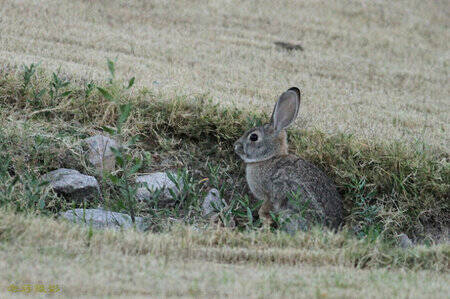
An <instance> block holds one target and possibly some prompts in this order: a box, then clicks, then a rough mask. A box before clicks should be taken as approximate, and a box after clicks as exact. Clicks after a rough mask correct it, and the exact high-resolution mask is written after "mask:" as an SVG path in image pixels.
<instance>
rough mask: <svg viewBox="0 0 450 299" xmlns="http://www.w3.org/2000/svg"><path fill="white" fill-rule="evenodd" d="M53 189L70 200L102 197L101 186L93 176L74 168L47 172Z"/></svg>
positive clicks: (46, 177)
mask: <svg viewBox="0 0 450 299" xmlns="http://www.w3.org/2000/svg"><path fill="white" fill-rule="evenodd" d="M42 179H43V180H45V181H49V183H50V184H49V185H50V187H51V188H53V190H54V191H55V192H56V193H58V194H61V195H63V196H64V197H67V198H68V199H70V200H75V201H83V200H92V199H97V198H101V194H100V187H99V185H98V182H97V180H96V179H95V178H94V177H93V176H88V175H84V174H81V173H80V172H78V171H77V170H74V169H66V168H60V169H57V170H54V171H51V172H49V173H47V174H45V175H44V176H43V177H42Z"/></svg>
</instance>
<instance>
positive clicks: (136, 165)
mask: <svg viewBox="0 0 450 299" xmlns="http://www.w3.org/2000/svg"><path fill="white" fill-rule="evenodd" d="M108 69H109V70H110V73H111V79H110V83H111V84H112V82H113V79H114V78H115V66H114V62H113V61H111V60H109V59H108ZM130 82H131V83H129V86H130V87H131V86H132V84H133V83H134V78H133V80H132V81H131V80H130ZM130 84H131V85H130ZM97 89H98V90H99V91H100V93H101V94H102V95H103V96H104V97H105V98H106V99H107V100H110V101H112V102H114V103H115V104H116V105H117V106H118V109H119V118H118V120H117V123H116V127H115V128H111V127H106V126H104V127H103V130H104V131H106V132H108V133H109V134H110V135H111V136H115V137H117V139H119V141H120V144H121V145H119V146H118V147H112V148H111V150H112V152H113V153H114V157H115V160H116V165H117V166H119V168H120V170H119V171H118V172H116V173H109V174H108V175H107V177H108V178H109V179H110V181H111V182H112V183H113V184H114V186H115V187H116V188H117V189H118V191H119V194H118V195H117V196H116V199H117V200H116V202H115V205H116V206H118V208H119V209H120V208H122V209H125V210H127V211H128V212H129V214H130V216H131V221H132V222H133V223H135V217H136V206H137V204H138V200H137V198H136V193H137V189H138V188H139V186H138V185H136V184H133V183H131V179H132V177H133V175H134V174H136V172H137V171H139V169H140V168H141V167H142V159H141V158H135V157H133V156H132V155H131V154H130V151H129V148H131V147H133V146H134V145H135V143H136V141H137V140H138V136H133V137H131V138H130V139H129V140H128V142H126V143H125V142H124V140H123V139H125V138H124V136H123V130H122V129H123V125H124V123H125V122H126V121H127V119H128V117H129V116H130V113H131V111H132V104H131V103H126V104H120V101H119V100H118V98H116V97H115V96H114V95H113V94H111V93H110V92H109V91H108V90H106V89H104V88H101V87H97Z"/></svg>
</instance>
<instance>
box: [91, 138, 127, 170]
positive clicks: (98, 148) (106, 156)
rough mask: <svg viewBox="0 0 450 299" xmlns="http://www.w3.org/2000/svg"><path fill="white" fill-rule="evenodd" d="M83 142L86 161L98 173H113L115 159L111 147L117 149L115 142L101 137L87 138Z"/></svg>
mask: <svg viewBox="0 0 450 299" xmlns="http://www.w3.org/2000/svg"><path fill="white" fill-rule="evenodd" d="M83 142H84V143H85V144H86V145H87V147H88V150H87V156H88V161H89V162H90V163H91V164H92V165H93V166H94V167H95V168H96V169H97V170H98V171H99V172H103V171H104V170H105V171H113V170H114V168H115V166H116V158H115V156H114V153H113V152H112V150H111V147H115V148H117V146H118V145H117V142H116V141H115V140H113V139H111V138H109V137H106V136H103V135H95V136H92V137H89V138H87V139H85V140H83Z"/></svg>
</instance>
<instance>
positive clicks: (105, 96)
mask: <svg viewBox="0 0 450 299" xmlns="http://www.w3.org/2000/svg"><path fill="white" fill-rule="evenodd" d="M108 64H109V65H110V68H112V70H113V71H114V63H113V62H112V61H109V63H108ZM29 68H32V67H29ZM113 71H111V79H110V80H109V81H108V82H105V83H102V82H97V83H94V82H90V83H88V84H85V85H84V86H83V85H81V86H80V85H79V84H78V85H77V84H76V83H70V82H69V81H68V79H64V78H62V79H61V78H60V77H64V76H63V75H61V74H58V73H53V74H52V75H51V77H50V79H49V78H47V77H46V76H45V75H43V73H42V72H41V75H35V76H34V77H33V79H32V80H30V79H28V77H29V75H28V72H27V71H24V72H18V73H11V74H6V75H3V76H2V77H0V98H1V99H2V104H1V106H0V107H1V108H0V109H2V110H1V111H3V112H2V113H1V115H2V118H1V121H2V128H3V129H1V130H0V134H1V135H2V138H1V140H2V141H1V142H0V146H1V147H2V148H3V154H2V155H4V159H5V160H7V161H10V162H9V163H7V164H4V166H3V177H4V178H5V179H4V182H6V183H5V184H4V185H3V188H11V187H10V186H11V183H10V182H11V181H14V179H15V178H17V177H19V178H21V179H20V180H18V181H17V182H16V183H17V188H14V190H11V191H9V192H10V194H11V195H9V196H11V197H14V198H15V199H16V201H18V202H20V201H22V200H23V198H24V197H23V192H24V191H23V190H24V188H25V187H24V182H27V180H26V178H25V176H24V174H26V173H31V174H33V175H35V176H38V175H40V174H43V173H45V172H47V171H49V170H53V169H55V168H59V167H66V168H75V169H77V170H80V171H82V172H83V173H88V174H91V175H96V176H97V177H98V174H96V173H95V171H94V170H93V169H91V168H90V167H89V165H88V164H87V163H86V162H85V160H84V157H83V155H82V148H81V145H80V143H81V140H82V139H83V138H86V137H87V136H90V135H91V134H93V133H94V132H101V131H104V133H106V132H110V133H112V134H114V135H115V136H116V138H118V139H119V140H123V141H126V140H128V139H133V140H134V141H133V142H132V143H131V144H130V145H129V146H128V147H127V148H128V150H127V152H126V153H125V152H124V153H120V155H122V157H120V160H119V161H125V160H126V161H130V162H132V161H134V162H132V163H133V164H136V165H137V166H138V167H135V166H134V165H130V166H127V164H124V163H123V162H122V164H120V163H119V166H120V167H119V173H117V174H116V175H114V176H115V177H114V176H113V177H114V180H113V181H111V180H108V179H105V178H103V177H102V178H100V179H101V182H102V184H103V190H104V197H105V198H106V202H107V203H108V202H109V203H111V205H112V206H115V209H118V208H117V206H118V205H116V204H115V203H117V202H118V201H120V200H121V199H122V195H120V194H121V193H120V190H117V186H115V185H117V184H114V182H116V183H117V182H118V181H119V180H120V179H121V178H122V176H124V178H125V179H124V180H123V182H122V186H128V181H130V179H131V177H132V174H133V173H134V172H136V171H138V170H139V171H140V172H143V173H145V172H151V171H155V170H158V171H161V170H163V171H165V170H169V169H173V168H178V169H180V170H182V173H180V175H181V176H183V178H184V179H183V180H184V181H185V185H186V186H188V187H186V189H185V190H184V191H183V193H182V194H181V195H180V197H179V198H175V199H174V200H175V201H178V204H177V205H176V206H177V207H178V208H177V209H176V210H172V209H167V207H164V206H161V205H158V203H157V202H154V203H153V204H152V205H149V206H142V205H141V206H140V207H134V206H135V204H131V205H130V201H129V200H128V204H123V205H122V208H124V207H126V206H129V207H131V206H133V209H132V211H131V213H132V214H133V215H134V214H135V213H137V214H139V215H143V216H148V215H149V213H152V214H154V216H155V213H156V214H158V215H159V216H161V217H163V218H167V217H170V215H172V216H174V217H175V218H182V219H184V220H185V221H187V222H188V223H191V224H193V223H195V222H196V221H200V222H201V219H200V218H201V217H199V215H200V206H201V200H202V198H203V196H204V195H205V194H206V191H207V190H208V188H210V187H214V188H217V189H218V190H220V192H221V194H222V196H224V198H225V199H226V201H227V203H228V207H227V208H226V209H224V210H223V211H222V214H221V219H222V220H223V222H227V223H228V222H232V223H235V224H236V225H237V226H238V227H239V228H240V229H246V228H252V227H258V226H259V219H258V216H257V208H258V203H256V202H254V200H253V199H252V198H251V197H249V196H248V194H249V191H248V189H247V186H246V184H245V181H244V174H243V165H242V163H241V161H240V160H239V159H238V158H237V157H236V156H235V155H234V154H233V151H232V144H233V142H234V141H235V140H236V139H237V138H238V137H239V136H240V134H242V132H244V131H245V129H247V128H249V127H251V126H254V125H258V124H261V123H262V122H264V121H266V120H267V119H268V116H267V115H265V114H264V113H262V114H260V113H257V112H254V113H247V112H245V111H242V110H239V109H237V108H230V107H223V106H220V105H218V104H214V103H213V101H212V100H211V99H210V98H209V97H208V96H206V95H195V96H190V97H186V96H183V95H179V96H176V97H174V98H165V97H164V95H162V94H156V93H155V92H154V91H152V90H149V89H145V88H140V89H139V88H138V89H133V88H131V86H132V85H133V83H134V79H131V80H130V81H129V82H128V84H122V82H120V81H118V80H113V78H114V72H113ZM66 77H67V76H66ZM55 78H56V79H55ZM24 82H28V83H27V84H26V85H27V86H29V88H27V89H23V88H20V87H21V86H24ZM55 82H65V83H63V84H62V85H63V86H62V87H61V88H58V91H57V92H54V93H51V92H50V91H48V92H45V93H42V95H41V96H40V97H39V98H38V99H33V95H34V94H35V91H36V90H38V91H40V90H46V86H50V88H53V86H55V85H58V86H59V85H61V84H56V83H55ZM95 87H97V88H95ZM49 90H51V89H49ZM55 94H58V96H57V97H56V98H57V99H58V100H57V101H56V100H55ZM30 99H31V100H30ZM43 107H46V108H43ZM6 111H7V114H6ZM125 112H126V115H125V117H123V116H124V113H125ZM117 122H118V124H119V125H118V129H117V130H116V129H112V128H113V127H116V125H117ZM31 127H32V128H33V130H30V128H31ZM105 130H106V132H105ZM289 139H290V143H291V150H292V151H293V152H294V153H296V154H299V155H300V156H302V157H304V158H305V159H307V160H310V161H312V162H314V163H315V164H317V165H319V166H320V167H321V168H322V169H323V170H325V171H326V172H327V173H328V174H329V175H330V176H331V177H332V178H333V179H334V181H335V182H336V184H337V185H338V187H339V190H340V192H341V194H342V195H343V197H344V203H345V216H346V221H345V223H346V226H347V227H348V228H349V229H351V230H352V231H354V232H355V233H356V234H357V235H359V236H360V237H371V238H374V239H376V238H377V237H378V236H382V237H385V238H386V239H391V240H392V239H393V238H394V237H395V235H396V234H398V233H400V232H404V233H406V234H408V235H409V236H410V237H412V238H413V239H417V240H422V241H424V240H425V241H426V242H430V241H431V242H432V241H433V240H437V239H439V237H440V236H444V237H445V234H446V233H445V232H446V230H447V229H448V227H449V225H450V224H449V222H448V221H449V220H448V217H447V215H449V213H450V207H449V202H448V195H449V190H450V185H449V182H450V166H449V165H450V164H449V162H448V154H447V153H446V152H441V151H438V150H435V151H432V150H424V149H418V148H415V147H413V148H411V147H410V146H408V145H404V144H402V143H400V142H382V143H380V142H377V141H370V140H364V139H361V138H357V137H355V136H352V135H347V134H342V133H340V134H334V135H327V134H324V133H322V132H320V131H316V130H312V131H307V130H302V131H299V130H296V129H294V130H291V131H290V132H289ZM137 140H138V141H137ZM123 155H126V159H125V158H124V157H125V156H123ZM121 169H122V170H123V169H128V170H129V169H133V171H132V173H130V174H128V172H129V171H125V172H124V171H122V170H121ZM129 175H131V176H130V177H128V176H129ZM110 178H111V177H110ZM205 178H206V179H207V180H205ZM128 187H129V186H128ZM128 187H126V188H125V189H127V188H128ZM41 189H42V190H40V191H39V192H41V193H42V194H46V195H45V196H49V195H48V193H46V192H47V191H45V188H41ZM119 189H120V188H119ZM122 189H124V188H122ZM125 189H124V190H125ZM115 190H116V191H115ZM127 190H129V191H130V192H131V191H132V190H133V189H129V188H128V189H127ZM127 192H128V191H127ZM49 194H51V193H49ZM131 197H133V196H131ZM25 198H27V197H25ZM37 200H38V201H39V199H37ZM8 201H9V202H14V200H11V199H8ZM46 201H48V202H52V201H50V200H46ZM22 205H23V203H20V204H19V206H22ZM119 206H120V205H119ZM50 207H51V209H52V210H53V211H56V210H58V209H61V208H63V206H62V205H61V204H52V205H50V206H49V207H48V208H50ZM66 208H67V207H66ZM125 210H126V208H125ZM135 210H136V211H135ZM155 211H156V212H155ZM156 222H158V221H156Z"/></svg>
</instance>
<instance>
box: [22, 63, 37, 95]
mask: <svg viewBox="0 0 450 299" xmlns="http://www.w3.org/2000/svg"><path fill="white" fill-rule="evenodd" d="M38 66H39V63H37V64H34V63H32V64H30V66H26V65H23V84H22V90H21V93H22V96H24V95H25V93H26V90H27V87H28V85H29V84H30V82H31V78H32V77H33V75H34V74H35V72H36V68H37V67H38Z"/></svg>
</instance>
